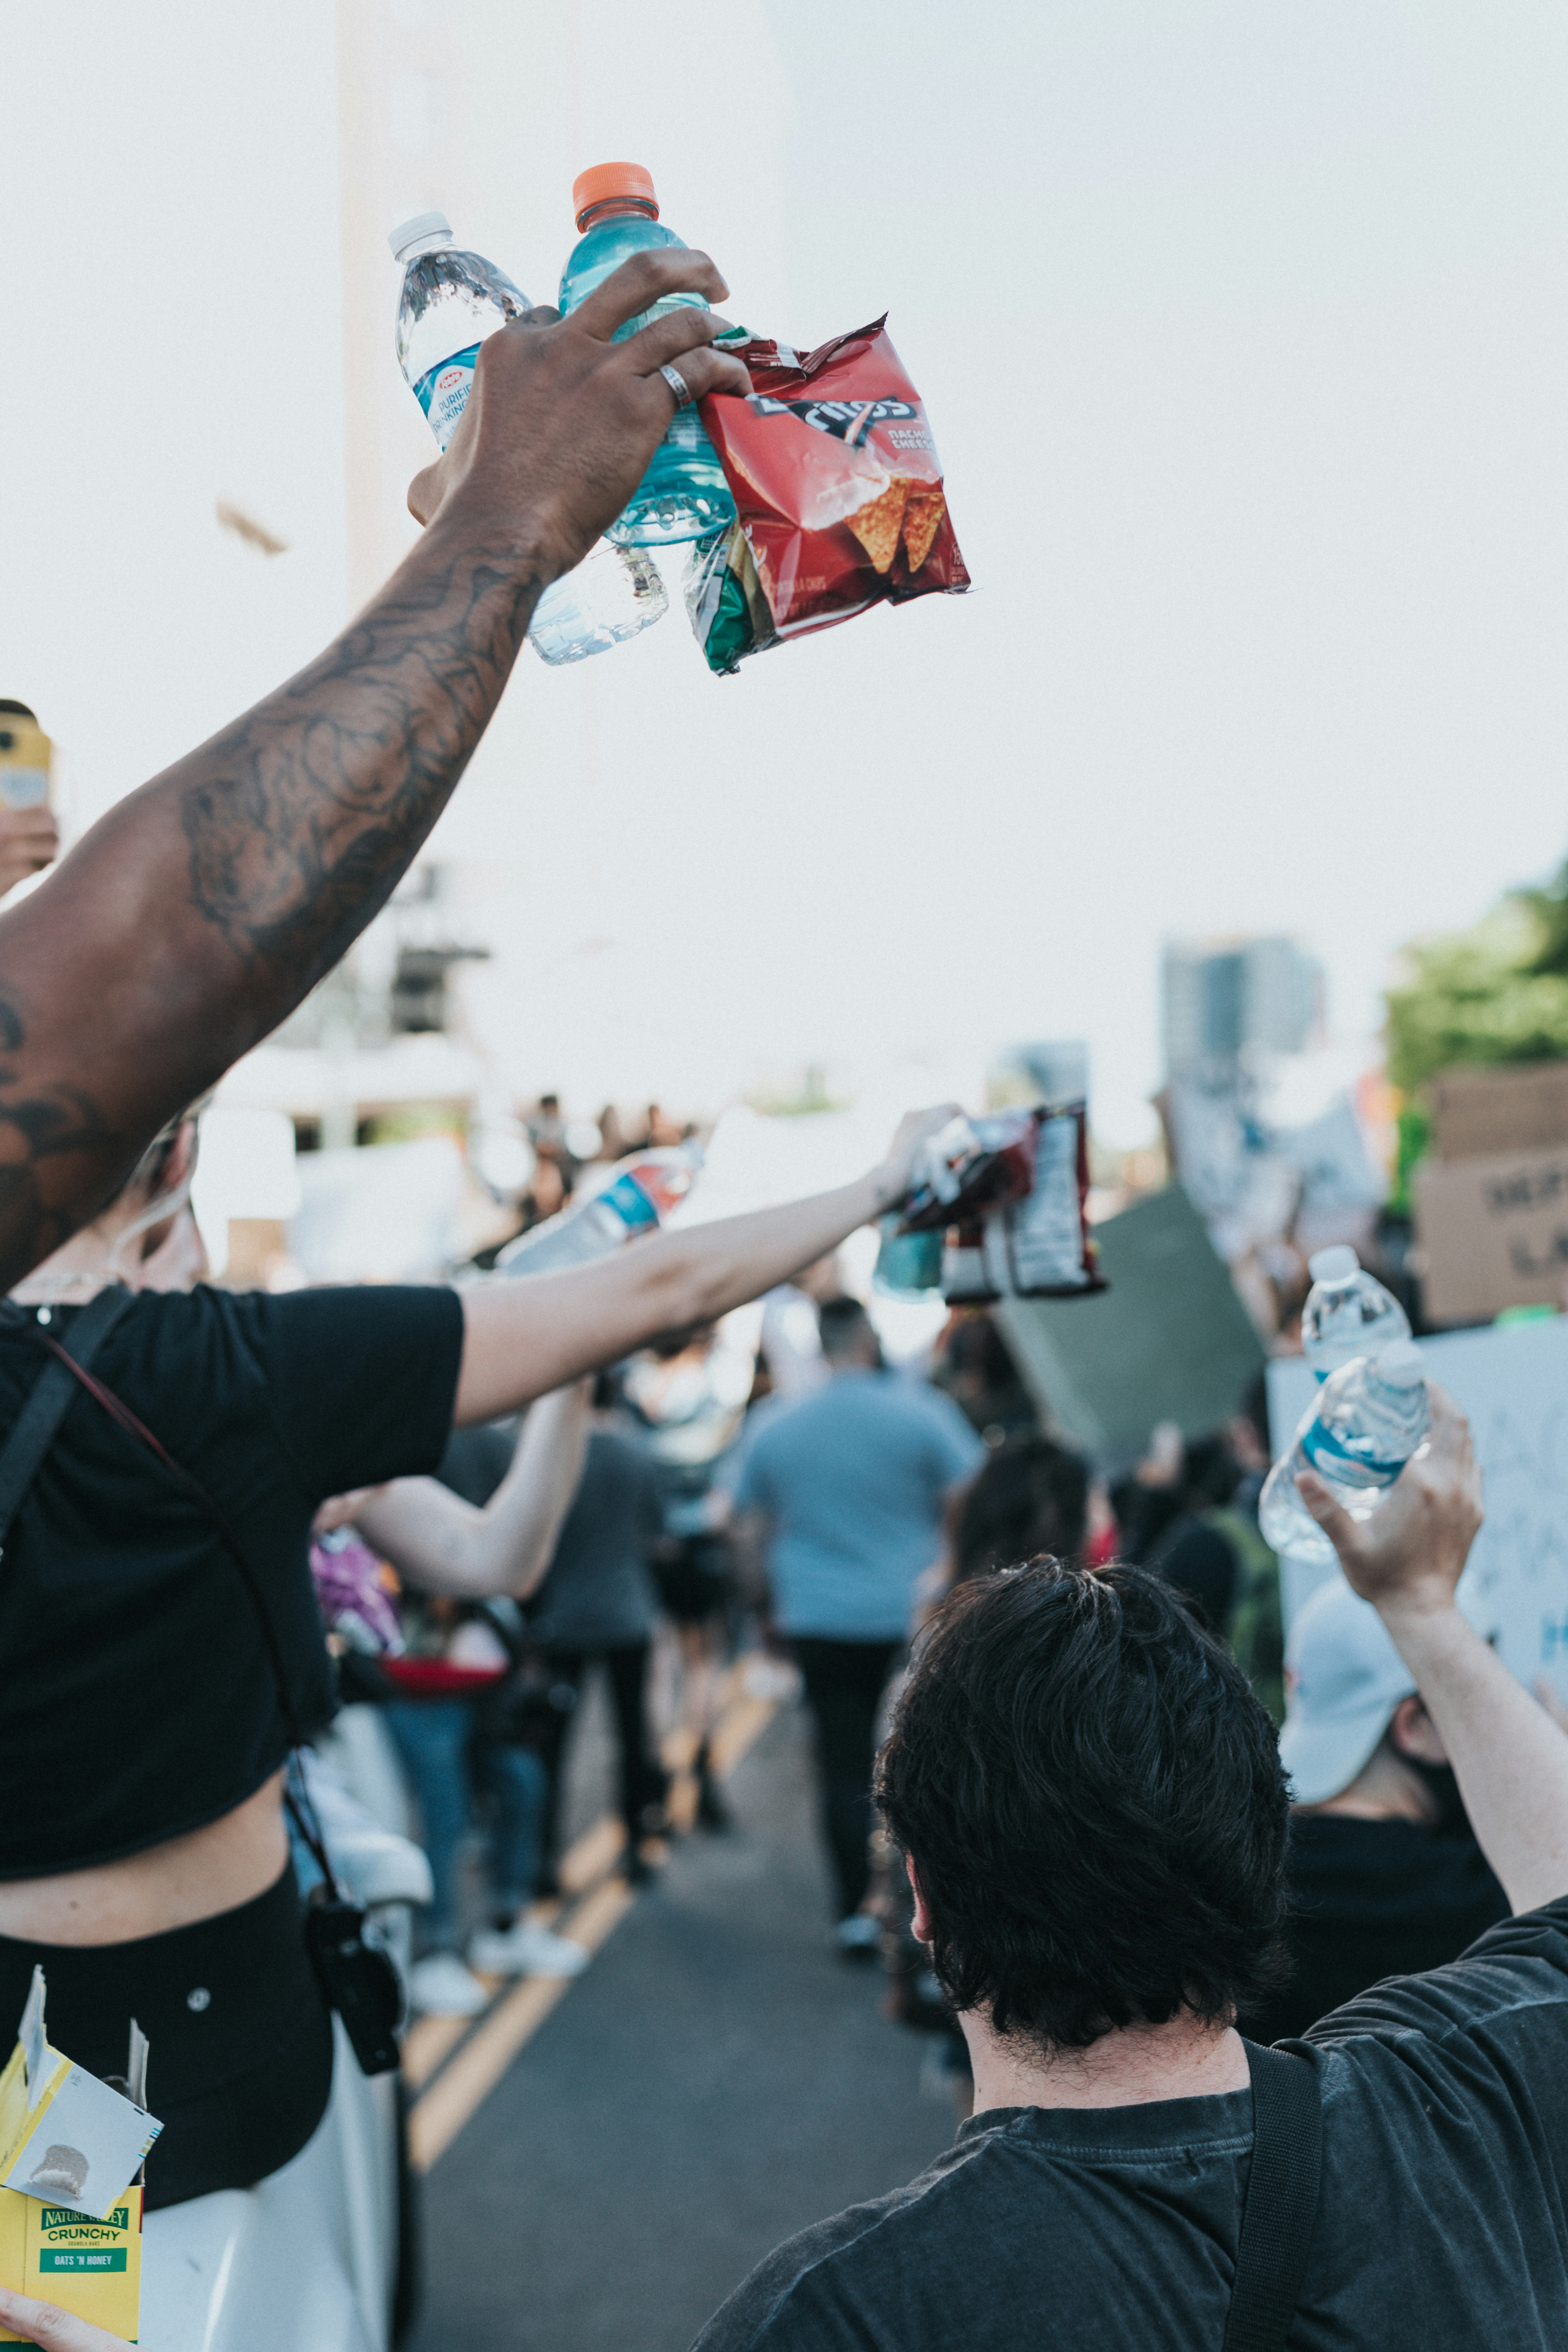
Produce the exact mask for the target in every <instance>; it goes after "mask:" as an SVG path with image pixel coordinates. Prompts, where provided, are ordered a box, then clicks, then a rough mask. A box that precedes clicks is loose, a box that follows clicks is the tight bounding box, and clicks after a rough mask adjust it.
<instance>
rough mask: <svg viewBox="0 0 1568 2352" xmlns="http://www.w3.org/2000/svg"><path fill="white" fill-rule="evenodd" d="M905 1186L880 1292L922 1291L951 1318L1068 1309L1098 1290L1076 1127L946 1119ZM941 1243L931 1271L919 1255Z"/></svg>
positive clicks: (1085, 1159)
mask: <svg viewBox="0 0 1568 2352" xmlns="http://www.w3.org/2000/svg"><path fill="white" fill-rule="evenodd" d="M913 1173H914V1182H913V1184H912V1186H911V1189H910V1195H909V1198H908V1199H907V1200H906V1201H905V1202H904V1204H903V1208H902V1210H901V1212H900V1213H899V1214H898V1215H897V1216H896V1217H889V1219H887V1220H886V1221H885V1225H884V1240H883V1253H882V1258H881V1260H880V1261H879V1277H880V1287H882V1288H883V1289H884V1290H888V1291H890V1292H892V1293H893V1294H894V1295H898V1294H899V1293H900V1291H903V1290H910V1291H913V1290H923V1291H926V1292H928V1293H929V1292H930V1291H931V1290H934V1289H935V1288H936V1287H937V1286H938V1284H939V1282H940V1286H941V1289H942V1296H943V1297H945V1298H946V1300H947V1302H948V1304H949V1306H952V1307H978V1306H983V1305H989V1304H991V1303H993V1302H994V1301H995V1300H996V1299H999V1298H1071V1297H1082V1296H1087V1295H1088V1294H1089V1293H1090V1292H1093V1291H1096V1290H1103V1289H1104V1288H1105V1287H1106V1285H1105V1280H1104V1277H1103V1276H1102V1275H1101V1274H1100V1267H1099V1263H1098V1261H1097V1259H1096V1256H1095V1249H1094V1244H1093V1242H1092V1241H1091V1239H1090V1238H1089V1221H1088V1218H1087V1215H1086V1213H1085V1203H1086V1202H1087V1199H1088V1194H1089V1140H1088V1116H1087V1111H1086V1108H1085V1106H1084V1105H1083V1104H1082V1103H1081V1102H1076V1103H1065V1104H1063V1105H1061V1106H1060V1107H1059V1108H1053V1109H1044V1108H1041V1109H1037V1110H1004V1111H995V1112H990V1113H987V1114H986V1115H984V1117H981V1118H962V1117H961V1118H954V1119H952V1120H950V1121H949V1123H948V1125H947V1126H946V1127H944V1128H942V1129H941V1130H940V1132H939V1133H937V1134H936V1135H933V1136H930V1137H928V1138H927V1139H926V1141H925V1142H924V1144H923V1145H922V1146H921V1151H920V1153H919V1155H918V1156H917V1159H916V1161H915V1167H914V1171H913ZM922 1237H929V1239H930V1240H931V1241H938V1240H941V1241H942V1248H941V1256H940V1269H941V1270H940V1275H939V1274H938V1271H937V1266H938V1260H937V1258H936V1255H935V1254H934V1253H933V1252H931V1250H930V1249H929V1248H928V1249H927V1250H925V1251H915V1250H913V1249H911V1248H910V1247H909V1246H908V1244H910V1242H912V1241H914V1240H917V1239H920V1238H922Z"/></svg>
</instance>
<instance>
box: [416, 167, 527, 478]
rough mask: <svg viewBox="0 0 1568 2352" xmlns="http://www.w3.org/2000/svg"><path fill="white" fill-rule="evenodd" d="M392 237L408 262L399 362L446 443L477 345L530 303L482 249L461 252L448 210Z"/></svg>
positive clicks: (468, 384)
mask: <svg viewBox="0 0 1568 2352" xmlns="http://www.w3.org/2000/svg"><path fill="white" fill-rule="evenodd" d="M387 243H388V244H389V245H390V246H391V247H392V253H393V258H394V259H395V260H396V261H401V262H402V264H403V293H402V298H401V299H400V300H399V302H398V306H397V364H398V366H399V367H400V368H401V369H402V370H403V373H404V374H405V377H406V378H407V380H408V384H409V388H410V390H411V391H412V392H413V394H414V397H415V398H416V400H417V402H418V403H419V405H420V407H421V408H422V409H423V410H424V411H425V414H426V416H427V417H428V418H429V420H430V430H431V432H432V433H433V434H434V435H435V436H436V446H437V448H438V449H444V448H445V447H446V446H447V443H448V441H450V439H451V437H452V436H453V434H454V433H455V432H456V431H457V429H458V418H459V417H460V416H461V415H462V413H463V410H464V409H465V407H466V406H467V405H468V394H469V392H470V391H471V390H472V388H473V382H474V364H475V362H476V361H477V360H478V358H479V345H480V344H481V343H482V342H483V341H485V339H486V337H487V336H489V335H493V334H494V333H495V332H496V331H497V329H498V328H500V327H504V326H505V325H506V323H507V321H508V320H509V319H525V318H526V317H527V316H528V313H529V312H530V310H532V308H533V305H532V303H531V301H530V300H529V299H528V297H527V295H526V294H524V293H523V292H522V291H521V288H519V287H516V286H514V285H513V284H512V282H511V279H510V278H509V277H508V276H507V275H506V272H505V271H504V270H501V269H498V268H496V266H495V264H494V262H493V261H487V260H486V259H485V257H484V256H483V254H480V253H461V252H459V251H458V248H457V247H456V246H454V244H453V242H452V225H451V223H450V221H449V220H448V219H447V215H445V213H418V214H416V215H415V217H414V218H413V219H412V220H407V221H405V222H404V223H403V225H402V226H401V227H400V228H395V229H394V230H393V232H392V235H391V236H389V237H388V239H387Z"/></svg>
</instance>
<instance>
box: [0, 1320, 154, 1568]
mask: <svg viewBox="0 0 1568 2352" xmlns="http://www.w3.org/2000/svg"><path fill="white" fill-rule="evenodd" d="M133 1295H134V1294H133V1293H132V1292H131V1291H129V1290H127V1289H126V1288H125V1287H124V1286H123V1284H121V1283H112V1284H110V1286H109V1288H108V1289H107V1290H100V1292H99V1293H98V1295H97V1297H94V1298H89V1300H88V1303H87V1305H86V1306H85V1307H82V1308H81V1310H80V1312H79V1314H78V1316H77V1318H76V1320H75V1321H74V1322H73V1323H72V1325H71V1327H70V1349H69V1354H70V1357H71V1360H72V1361H73V1362H75V1363H78V1364H80V1365H82V1366H83V1367H84V1368H85V1367H86V1366H87V1365H88V1364H90V1363H91V1361H92V1360H93V1358H94V1356H95V1355H96V1354H97V1353H98V1350H99V1349H100V1347H101V1346H102V1344H103V1342H104V1340H105V1339H108V1337H109V1335H110V1331H112V1330H113V1328H114V1326H115V1325H116V1324H117V1323H118V1322H119V1320H120V1318H121V1316H122V1315H123V1314H124V1313H125V1311H126V1309H127V1308H128V1307H129V1306H130V1305H131V1301H132V1297H133ZM13 1311H14V1313H17V1314H20V1315H22V1316H24V1317H25V1318H26V1322H27V1323H29V1324H30V1323H32V1322H33V1321H34V1320H35V1317H36V1310H29V1309H27V1308H26V1307H23V1308H17V1309H14V1310H13ZM38 1336H39V1338H42V1337H43V1334H42V1333H41V1332H40V1333H39V1334H38ZM56 1344H57V1346H58V1341H57V1342H56ZM62 1352H64V1351H63V1350H62ZM76 1392H77V1383H76V1380H75V1377H74V1376H73V1374H72V1373H70V1372H69V1371H68V1370H67V1369H66V1367H65V1365H64V1364H62V1363H60V1362H59V1361H58V1359H57V1360H55V1361H54V1362H51V1363H47V1364H46V1365H45V1366H44V1369H43V1371H42V1372H41V1374H40V1375H39V1377H38V1379H37V1381H35V1382H34V1384H33V1391H32V1394H31V1395H30V1396H29V1397H28V1399H27V1402H26V1404H25V1405H24V1406H23V1407H22V1410H21V1412H19V1413H18V1415H17V1416H16V1425H15V1427H14V1428H13V1429H12V1432H11V1434H10V1437H9V1438H8V1439H7V1441H6V1444H5V1451H4V1452H3V1453H0V1559H4V1558H5V1538H6V1537H7V1536H8V1535H9V1534H10V1532H11V1522H12V1520H13V1519H14V1518H15V1517H16V1513H17V1511H18V1510H19V1509H20V1507H21V1505H22V1498H23V1496H25V1495H26V1491H27V1489H28V1487H29V1486H31V1485H32V1483H33V1480H34V1479H35V1478H36V1477H37V1474H38V1465H39V1464H40V1463H41V1462H42V1461H43V1458H44V1456H45V1454H47V1452H48V1450H49V1447H50V1446H51V1445H52V1444H53V1443H54V1438H55V1432H56V1431H57V1430H58V1427H59V1425H60V1423H61V1422H62V1421H63V1420H64V1419H65V1416H66V1407H67V1406H68V1404H69V1402H70V1401H71V1399H72V1397H74V1396H75V1394H76Z"/></svg>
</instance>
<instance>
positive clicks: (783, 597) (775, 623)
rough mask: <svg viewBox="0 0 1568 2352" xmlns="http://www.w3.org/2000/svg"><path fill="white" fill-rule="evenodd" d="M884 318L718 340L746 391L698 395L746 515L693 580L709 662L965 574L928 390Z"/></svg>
mask: <svg viewBox="0 0 1568 2352" xmlns="http://www.w3.org/2000/svg"><path fill="white" fill-rule="evenodd" d="M885 327H886V320H885V319H878V320H875V321H874V322H873V323H872V324H871V325H870V326H868V327H861V328H859V329H858V330H857V331H855V332H854V333H853V334H848V335H836V336H835V337H834V338H833V340H832V341H830V342H826V343H823V344H820V345H819V346H818V348H817V349H816V351H814V352H806V353H805V354H804V355H802V354H801V353H799V352H794V351H792V350H790V348H789V347H788V345H787V344H783V343H774V342H767V341H763V340H762V339H761V338H758V337H752V338H751V339H750V340H747V341H733V340H731V338H730V337H725V338H724V348H725V349H726V350H727V351H729V352H731V353H732V354H733V355H734V357H736V358H737V359H739V360H741V361H742V362H743V363H744V365H745V367H746V369H747V372H748V373H749V374H750V376H751V379H752V394H751V397H750V398H749V399H742V398H740V397H739V396H737V395H735V394H725V395H721V396H712V397H710V398H709V399H707V400H704V401H703V402H702V404H701V410H702V421H703V424H704V425H706V426H707V428H708V432H709V435H710V438H711V440H712V443H713V446H714V447H715V449H716V450H717V451H718V453H719V457H720V460H721V464H722V466H723V468H724V474H725V478H726V479H727V481H728V482H729V485H730V488H731V493H732V495H733V497H734V500H735V507H736V514H737V520H736V521H735V523H734V525H733V527H732V528H731V530H730V531H729V532H728V533H727V534H726V535H725V536H724V537H722V538H721V539H719V540H717V541H714V542H712V544H711V545H710V546H709V547H708V548H707V549H706V550H705V551H704V554H703V557H702V559H701V560H700V562H699V563H698V565H697V566H696V567H695V570H694V572H693V575H692V577H691V578H690V580H689V582H688V585H687V604H688V608H689V612H690V614H691V625H692V629H693V631H694V633H695V635H696V637H697V641H698V643H699V645H700V646H701V647H702V650H703V653H704V654H705V655H706V656H707V660H708V666H709V667H710V669H713V670H716V671H718V672H720V673H726V672H729V671H731V670H733V669H735V668H736V667H738V666H739V664H740V663H741V662H742V661H743V660H744V659H745V657H746V656H747V655H748V654H752V653H760V652H761V651H762V650H763V647H764V646H771V645H776V644H778V643H779V642H780V641H781V640H782V639H784V638H785V637H789V636H794V635H800V634H802V633H803V632H805V631H806V630H809V629H825V628H830V627H832V625H834V623H835V622H837V621H847V620H850V619H851V618H853V616H854V615H855V614H857V613H863V612H865V611H866V610H867V609H868V606H869V605H872V604H879V603H881V602H884V601H885V602H887V603H889V604H903V603H905V602H907V600H908V599H909V598H910V597H911V596H929V595H933V594H939V593H940V594H945V595H957V594H960V593H963V590H964V589H966V588H967V587H968V586H969V584H970V580H969V573H968V572H967V571H966V570H965V568H964V562H963V556H962V555H961V554H960V553H959V551H958V541H957V539H956V538H955V537H954V535H953V529H952V520H951V518H950V517H949V515H948V511H947V498H946V493H945V490H944V488H943V485H942V466H941V462H940V460H939V459H938V457H937V454H936V448H935V445H934V443H933V442H932V439H931V427H930V425H929V424H928V423H927V421H926V415H925V411H924V409H923V408H922V406H921V399H920V394H918V393H917V392H916V390H915V388H914V385H913V384H912V383H910V380H909V377H908V376H907V375H906V374H905V373H904V370H903V367H902V364H901V363H900V359H899V355H898V353H897V352H895V351H894V349H893V346H892V344H891V342H890V341H889V338H888V336H887V334H886V332H885Z"/></svg>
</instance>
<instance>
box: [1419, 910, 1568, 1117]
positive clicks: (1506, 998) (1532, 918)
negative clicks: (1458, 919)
mask: <svg viewBox="0 0 1568 2352" xmlns="http://www.w3.org/2000/svg"><path fill="white" fill-rule="evenodd" d="M1404 961H1405V972H1406V977H1405V981H1404V983H1403V984H1402V985H1401V986H1399V987H1396V988H1392V989H1390V990H1389V992H1388V994H1387V999H1386V1003H1387V1006H1388V1029H1387V1036H1388V1075H1389V1076H1390V1077H1391V1078H1392V1079H1393V1081H1394V1085H1395V1086H1396V1087H1403V1088H1404V1089H1405V1092H1406V1093H1407V1094H1408V1093H1410V1092H1412V1091H1413V1090H1414V1089H1415V1088H1416V1087H1420V1086H1423V1085H1424V1084H1425V1083H1426V1080H1427V1079H1428V1078H1430V1077H1432V1076H1435V1075H1436V1072H1437V1071H1439V1070H1445V1069H1449V1068H1451V1067H1452V1066H1453V1065H1454V1064H1455V1063H1457V1062H1468V1063H1493V1062H1547V1061H1553V1060H1556V1059H1558V1058H1560V1057H1562V1056H1564V1055H1568V866H1564V867H1563V871H1562V873H1561V874H1559V875H1558V877H1557V878H1556V880H1555V881H1554V882H1552V884H1551V885H1550V886H1549V887H1547V888H1545V889H1543V890H1515V891H1510V894H1509V896H1508V897H1507V898H1505V899H1504V900H1503V901H1502V904H1501V905H1500V907H1497V908H1493V910H1492V912H1491V913H1490V914H1489V915H1488V916H1486V917H1485V918H1484V919H1482V920H1481V921H1480V922H1479V923H1477V924H1475V925H1474V926H1473V927H1472V929H1469V930H1468V931H1451V932H1448V933H1447V934H1446V935H1444V936H1443V937H1441V938H1437V939H1430V940H1416V941H1415V942H1414V943H1413V944H1412V945H1411V946H1410V947H1408V948H1406V950H1405V959H1404Z"/></svg>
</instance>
